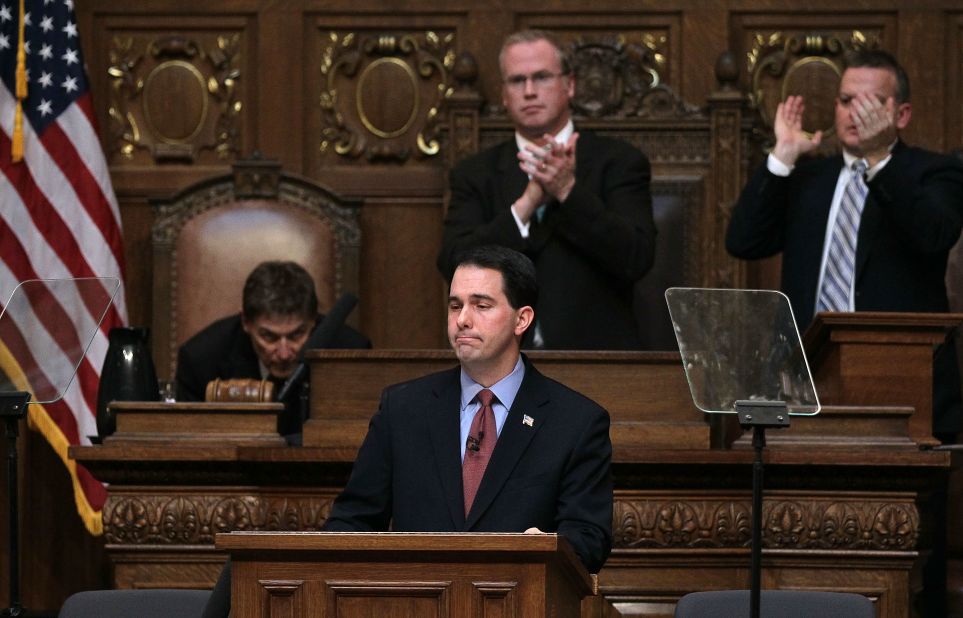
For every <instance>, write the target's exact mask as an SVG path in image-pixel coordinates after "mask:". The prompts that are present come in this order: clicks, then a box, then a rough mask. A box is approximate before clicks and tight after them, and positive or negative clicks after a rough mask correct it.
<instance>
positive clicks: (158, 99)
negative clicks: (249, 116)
mask: <svg viewBox="0 0 963 618" xmlns="http://www.w3.org/2000/svg"><path fill="white" fill-rule="evenodd" d="M240 43H241V35H240V34H239V33H236V32H235V33H220V34H215V33H209V34H206V35H198V36H197V37H196V38H190V37H185V36H182V35H178V34H171V35H167V34H165V35H160V36H157V35H143V34H129V35H116V36H114V38H113V39H112V42H111V46H110V49H109V57H110V67H109V68H108V69H107V73H108V75H109V80H110V107H109V109H108V115H109V118H110V138H109V140H108V144H107V145H108V152H109V155H110V156H111V157H112V158H113V159H114V162H115V163H118V164H124V163H125V162H130V163H135V162H136V163H142V164H143V163H147V161H143V160H138V159H139V157H138V152H139V151H144V152H147V153H150V156H151V157H152V159H153V162H154V163H163V162H169V161H182V162H187V163H194V162H197V161H198V158H199V157H200V156H201V153H202V152H205V151H209V152H211V153H213V154H214V158H213V159H214V160H220V161H225V160H230V159H233V158H234V157H235V156H236V155H237V152H238V150H239V140H240V126H239V125H240V115H241V109H242V103H241V100H240V99H239V97H238V81H239V80H240V78H241V68H240V66H241V50H240V47H241V45H240Z"/></svg>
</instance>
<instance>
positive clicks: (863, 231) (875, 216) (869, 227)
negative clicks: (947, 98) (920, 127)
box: [853, 141, 903, 309]
mask: <svg viewBox="0 0 963 618" xmlns="http://www.w3.org/2000/svg"><path fill="white" fill-rule="evenodd" d="M902 148H903V142H900V141H897V142H896V145H895V146H893V154H896V153H897V151H899V150H900V149H902ZM881 217H882V212H880V209H879V205H878V204H877V203H876V200H874V199H873V194H872V192H870V193H868V194H867V195H866V204H865V205H864V206H863V214H862V217H860V219H859V233H858V235H857V239H856V270H855V272H854V274H853V283H854V289H855V286H856V284H858V282H859V277H860V275H862V273H863V270H864V269H865V267H866V262H867V260H869V254H870V253H872V250H873V245H874V240H875V239H876V236H877V235H878V234H879V226H880V223H881V221H880V219H881ZM857 309H858V307H857Z"/></svg>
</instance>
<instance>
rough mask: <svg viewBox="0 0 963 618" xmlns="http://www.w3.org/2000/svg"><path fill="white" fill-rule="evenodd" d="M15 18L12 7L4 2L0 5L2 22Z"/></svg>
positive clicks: (0, 20)
mask: <svg viewBox="0 0 963 618" xmlns="http://www.w3.org/2000/svg"><path fill="white" fill-rule="evenodd" d="M11 19H13V14H11V13H10V7H9V6H7V5H6V4H4V5H3V6H0V22H7V21H10V20H11Z"/></svg>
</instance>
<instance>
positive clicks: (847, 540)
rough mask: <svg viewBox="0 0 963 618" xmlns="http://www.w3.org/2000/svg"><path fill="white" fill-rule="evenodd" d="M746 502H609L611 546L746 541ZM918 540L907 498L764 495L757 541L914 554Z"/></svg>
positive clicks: (783, 546)
mask: <svg viewBox="0 0 963 618" xmlns="http://www.w3.org/2000/svg"><path fill="white" fill-rule="evenodd" d="M750 526H751V500H749V498H745V499H743V498H732V497H720V498H712V497H705V496H694V497H692V498H690V499H680V498H678V497H666V498H658V497H653V498H649V499H645V498H642V499H624V500H616V503H615V514H614V522H613V534H614V538H615V541H614V546H615V547H616V548H621V549H636V548H658V549H671V548H732V547H749V544H750V542H751V527H750ZM919 535H920V520H919V512H918V510H917V508H916V505H914V504H913V502H912V501H909V500H904V499H897V498H893V499H880V498H877V499H871V498H868V497H866V496H856V495H854V496H852V497H850V498H845V497H841V496H838V495H837V496H832V497H826V498H819V497H816V496H812V495H807V496H798V497H789V496H783V497H774V498H767V499H766V500H765V501H764V504H763V543H764V546H765V547H767V548H771V549H822V550H826V549H846V550H869V551H890V550H901V551H906V550H913V549H915V548H916V547H917V543H918V542H919Z"/></svg>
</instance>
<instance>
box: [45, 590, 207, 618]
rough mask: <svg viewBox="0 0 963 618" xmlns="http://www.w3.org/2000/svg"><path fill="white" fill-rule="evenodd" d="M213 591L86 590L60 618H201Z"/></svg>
mask: <svg viewBox="0 0 963 618" xmlns="http://www.w3.org/2000/svg"><path fill="white" fill-rule="evenodd" d="M210 596H211V591H210V590H177V589H162V588H159V589H155V590H87V591H84V592H77V593H75V594H72V595H70V597H68V598H67V600H66V601H64V604H63V607H61V608H60V613H59V614H58V615H57V616H58V618H130V616H137V617H138V618H201V615H202V614H203V613H204V607H205V606H206V605H207V600H208V599H209V598H210Z"/></svg>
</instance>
